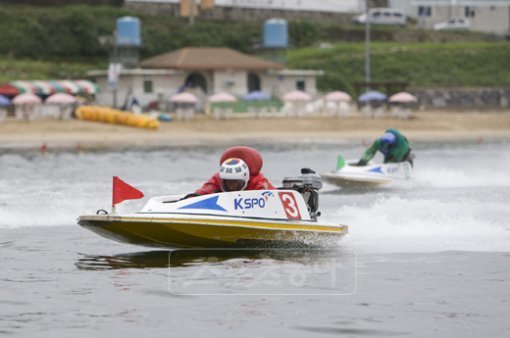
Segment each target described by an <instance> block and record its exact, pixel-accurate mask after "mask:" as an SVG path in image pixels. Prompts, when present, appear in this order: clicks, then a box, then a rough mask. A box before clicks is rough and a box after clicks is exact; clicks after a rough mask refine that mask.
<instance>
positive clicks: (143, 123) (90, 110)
mask: <svg viewBox="0 0 510 338" xmlns="http://www.w3.org/2000/svg"><path fill="white" fill-rule="evenodd" d="M75 115H76V117H77V118H78V119H80V120H85V121H96V122H104V123H110V124H120V125H124V126H130V127H137V128H146V129H158V128H159V125H160V123H159V121H157V120H156V119H154V118H152V117H148V116H144V115H134V114H132V113H130V112H127V111H123V110H117V109H113V108H110V107H101V106H79V107H78V108H77V109H76V112H75Z"/></svg>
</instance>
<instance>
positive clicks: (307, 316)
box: [0, 141, 510, 337]
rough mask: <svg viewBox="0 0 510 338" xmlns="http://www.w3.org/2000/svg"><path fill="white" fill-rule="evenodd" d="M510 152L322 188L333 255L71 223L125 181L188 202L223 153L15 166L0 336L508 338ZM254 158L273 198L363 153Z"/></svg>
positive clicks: (3, 230) (4, 243) (2, 226)
mask: <svg viewBox="0 0 510 338" xmlns="http://www.w3.org/2000/svg"><path fill="white" fill-rule="evenodd" d="M509 145H510V143H509V142H508V141H494V142H487V143H468V144H466V143H439V142H438V143H431V142H428V143H417V144H414V145H413V146H414V149H415V152H416V154H417V159H416V162H415V172H414V177H413V179H412V180H411V181H408V182H401V183H399V184H395V185H392V186H388V187H385V188H379V189H373V190H368V191H367V190H341V189H338V188H335V187H334V186H331V185H327V184H326V185H325V187H324V189H323V190H322V192H321V208H320V209H321V211H322V216H321V219H322V221H326V222H333V223H342V224H346V225H349V231H350V233H349V234H348V235H347V236H346V237H345V238H344V239H343V240H342V241H340V242H339V243H338V247H337V248H335V250H333V249H328V250H324V251H320V250H315V251H314V250H313V249H308V251H307V250H300V251H292V250H289V251H285V250H279V251H278V250H276V251H257V250H255V251H243V250H237V251H228V252H225V251H213V252H211V251H196V250H195V251H194V250H181V251H174V252H173V253H169V252H168V251H153V250H150V249H147V248H143V247H136V246H130V245H126V244H120V243H116V242H112V241H109V240H107V239H104V238H102V237H99V236H97V235H95V234H93V233H91V232H88V231H87V230H85V229H83V228H81V227H79V226H78V225H77V224H76V218H77V217H78V216H79V215H83V214H93V213H95V211H96V210H97V209H108V208H109V206H110V203H111V179H112V176H114V175H115V176H119V177H121V178H122V179H124V180H125V181H127V182H128V183H131V184H132V185H134V186H136V187H137V188H139V189H140V190H142V191H143V192H144V193H145V195H146V196H155V195H169V194H178V193H188V192H192V191H193V190H195V189H196V188H197V187H199V186H200V185H201V183H202V182H204V181H205V180H206V179H208V178H209V177H210V176H211V175H212V174H213V173H214V172H215V170H216V169H217V165H218V163H217V161H218V158H219V157H220V155H221V153H222V151H223V148H218V147H190V148H172V149H159V150H150V151H149V150H146V151H141V150H139V151H122V152H84V153H82V154H75V153H70V152H56V153H52V152H50V153H49V154H46V155H43V154H39V153H36V152H28V151H27V152H13V151H10V152H6V151H4V153H2V154H0V252H1V255H0V261H1V273H0V333H4V334H7V335H9V334H12V335H16V336H33V335H35V334H37V335H43V336H51V337H59V336H70V335H72V336H91V335H102V336H113V335H115V336H120V335H122V336H137V337H138V336H155V335H161V334H165V335H168V334H171V335H172V336H177V337H181V336H194V337H197V336H198V337H202V336H204V337H205V336H211V335H213V336H226V337H234V336H236V337H237V336H259V335H261V334H266V333H267V334H273V333H276V334H280V335H282V336H293V337H310V336H339V335H342V336H351V337H360V336H374V337H380V336H412V337H430V336H436V337H437V336H443V337H465V336H492V337H498V336H499V337H505V336H509V335H510V324H509V323H508V320H507V312H508V308H509V306H510V293H509V292H508V290H510V205H509V204H510V169H509V168H510V147H509ZM257 148H258V149H259V150H260V151H261V152H262V154H263V156H264V168H263V172H264V174H265V175H266V176H267V177H268V178H269V179H270V180H271V181H272V182H273V183H274V184H276V185H278V184H279V183H280V182H281V180H282V179H283V178H284V177H285V176H294V175H297V174H298V173H299V169H300V168H301V167H311V168H313V169H315V170H316V171H317V172H319V173H321V172H326V171H331V170H333V169H334V166H335V163H336V156H337V155H339V154H341V155H343V156H344V157H346V158H357V157H359V156H360V154H361V153H362V151H363V147H362V145H360V144H346V145H333V144H308V145H258V146H257ZM144 201H146V199H144V200H140V201H128V202H125V203H123V204H122V205H121V206H120V207H119V209H118V211H119V212H129V211H136V210H138V209H139V208H140V207H141V206H142V205H143V203H144ZM190 281H194V282H196V283H195V284H194V285H191V284H192V283H191V282H190ZM197 281H198V282H197Z"/></svg>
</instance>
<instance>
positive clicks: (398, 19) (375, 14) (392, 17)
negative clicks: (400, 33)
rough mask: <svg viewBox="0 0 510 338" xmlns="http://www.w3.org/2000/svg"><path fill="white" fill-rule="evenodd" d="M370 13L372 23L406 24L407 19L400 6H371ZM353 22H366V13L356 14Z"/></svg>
mask: <svg viewBox="0 0 510 338" xmlns="http://www.w3.org/2000/svg"><path fill="white" fill-rule="evenodd" d="M368 15H369V21H370V23H372V24H376V25H377V24H379V25H405V24H406V21H407V17H406V14H405V13H404V11H403V10H401V9H398V8H371V9H370V10H369V12H368ZM352 22H353V23H358V24H364V23H366V22H367V15H366V13H363V14H361V15H358V16H355V17H354V18H353V19H352Z"/></svg>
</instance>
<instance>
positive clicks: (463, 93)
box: [412, 88, 510, 108]
mask: <svg viewBox="0 0 510 338" xmlns="http://www.w3.org/2000/svg"><path fill="white" fill-rule="evenodd" d="M412 92H413V94H414V95H416V97H417V98H418V102H419V104H420V105H423V106H424V107H425V108H431V107H432V108H508V107H510V88H455V89H452V88H437V89H420V90H415V91H412Z"/></svg>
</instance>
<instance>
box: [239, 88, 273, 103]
mask: <svg viewBox="0 0 510 338" xmlns="http://www.w3.org/2000/svg"><path fill="white" fill-rule="evenodd" d="M243 99H245V100H246V101H263V100H269V99H270V96H269V95H268V94H266V93H264V92H261V91H258V90H256V91H253V92H250V93H248V94H247V95H245V96H244V97H243Z"/></svg>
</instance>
